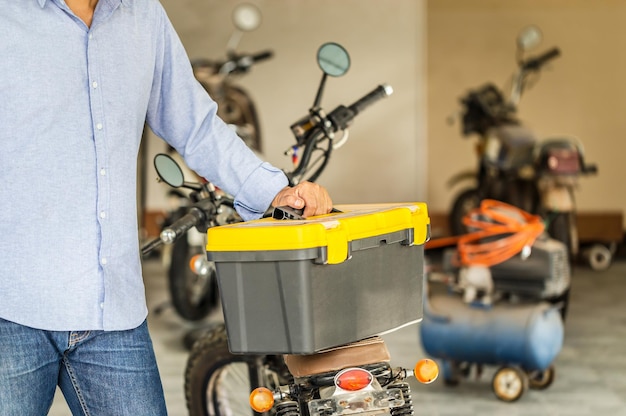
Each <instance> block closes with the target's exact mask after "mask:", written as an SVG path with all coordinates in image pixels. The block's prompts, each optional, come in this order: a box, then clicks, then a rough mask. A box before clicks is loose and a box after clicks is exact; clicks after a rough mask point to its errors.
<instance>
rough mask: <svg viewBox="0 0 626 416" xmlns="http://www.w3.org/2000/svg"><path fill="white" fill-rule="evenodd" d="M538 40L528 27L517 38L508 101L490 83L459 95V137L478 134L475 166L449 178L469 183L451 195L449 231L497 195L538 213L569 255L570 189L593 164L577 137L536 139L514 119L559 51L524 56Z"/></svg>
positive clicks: (574, 246) (572, 250) (459, 229)
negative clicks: (525, 95) (528, 91)
mask: <svg viewBox="0 0 626 416" xmlns="http://www.w3.org/2000/svg"><path fill="white" fill-rule="evenodd" d="M540 41H541V33H540V32H539V30H538V29H537V28H536V27H532V26H531V27H529V28H526V29H525V30H524V31H522V33H521V34H520V36H519V37H518V42H517V44H518V52H517V53H518V69H517V72H516V73H515V75H514V77H513V81H512V87H511V93H510V96H509V98H508V100H507V99H505V97H504V95H503V93H502V92H501V91H500V89H499V88H498V87H496V86H495V85H493V84H491V83H488V84H486V85H484V86H482V87H480V88H478V89H476V90H471V91H469V92H468V93H467V94H466V95H465V96H464V97H463V98H462V99H461V103H462V105H463V115H462V132H463V134H464V136H470V135H478V142H477V144H476V153H477V157H478V169H477V171H472V172H461V173H460V174H458V175H455V176H454V177H453V178H452V179H451V180H450V181H449V184H450V185H451V186H454V185H457V184H458V183H460V182H464V181H466V180H467V179H470V180H472V181H473V182H474V185H471V186H470V187H468V188H465V189H464V190H462V191H461V192H460V193H458V194H457V196H456V197H455V199H454V201H453V205H452V208H451V210H450V229H451V232H452V233H453V234H454V235H460V234H464V233H466V232H467V231H468V230H467V228H466V227H465V226H464V224H463V217H464V216H465V215H466V214H467V213H468V212H470V211H471V210H472V209H474V208H477V207H478V205H479V203H480V201H481V200H484V199H487V198H490V199H496V200H500V201H504V202H507V203H509V204H511V205H514V206H517V207H519V208H521V209H523V210H525V211H528V212H531V213H536V214H540V215H542V217H543V218H544V220H545V221H546V223H547V224H546V225H547V227H546V228H547V230H548V233H549V234H550V235H551V236H552V237H554V238H555V239H557V240H559V241H561V242H563V243H564V244H565V245H566V246H567V247H568V251H569V254H570V256H571V257H572V258H573V256H574V255H576V253H577V251H578V239H577V232H576V219H575V202H574V190H575V188H576V186H577V181H578V178H579V177H580V176H581V175H583V174H587V173H595V172H596V167H595V166H593V165H587V164H586V163H585V160H584V152H583V149H582V145H581V143H580V142H579V141H578V140H577V139H575V138H572V137H557V138H551V139H547V140H544V141H541V142H540V141H539V140H537V138H536V137H535V134H534V132H533V131H531V130H530V129H529V128H528V127H526V126H524V125H523V123H522V122H521V121H520V120H519V119H518V118H517V117H516V114H515V113H516V109H517V105H518V104H519V101H520V98H521V96H522V94H523V92H524V90H525V89H526V88H527V86H528V85H529V82H530V80H531V79H532V77H533V76H536V75H538V74H539V72H540V71H541V69H542V68H543V67H544V66H545V65H546V64H547V63H548V62H550V61H551V60H552V59H554V58H556V57H558V56H559V55H560V51H559V49H558V48H552V49H550V50H548V51H546V52H544V53H542V54H540V55H538V56H535V57H530V58H525V57H524V55H525V52H526V51H528V50H529V49H531V48H532V47H534V46H536V45H537V44H538V43H539V42H540Z"/></svg>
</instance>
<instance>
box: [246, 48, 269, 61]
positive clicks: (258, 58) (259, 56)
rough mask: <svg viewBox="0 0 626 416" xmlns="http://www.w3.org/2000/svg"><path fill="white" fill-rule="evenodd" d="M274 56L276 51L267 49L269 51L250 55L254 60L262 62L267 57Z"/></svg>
mask: <svg viewBox="0 0 626 416" xmlns="http://www.w3.org/2000/svg"><path fill="white" fill-rule="evenodd" d="M272 56H274V52H272V51H270V50H267V51H263V52H259V53H256V54H254V55H250V57H251V58H252V61H253V62H255V63H256V62H260V61H264V60H266V59H270V58H271V57H272Z"/></svg>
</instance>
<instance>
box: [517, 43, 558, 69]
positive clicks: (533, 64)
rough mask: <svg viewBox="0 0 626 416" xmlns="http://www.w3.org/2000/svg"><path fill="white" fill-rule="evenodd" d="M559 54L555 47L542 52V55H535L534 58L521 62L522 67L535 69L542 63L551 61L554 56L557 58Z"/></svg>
mask: <svg viewBox="0 0 626 416" xmlns="http://www.w3.org/2000/svg"><path fill="white" fill-rule="evenodd" d="M560 55H561V50H560V49H559V48H557V47H554V48H552V49H550V50H549V51H547V52H545V53H543V54H542V55H539V56H537V57H536V58H531V59H529V60H527V61H526V62H524V63H523V65H522V68H523V69H525V70H537V69H540V68H541V67H542V66H543V65H545V64H546V63H547V62H548V61H551V60H552V59H554V58H557V57H558V56H560Z"/></svg>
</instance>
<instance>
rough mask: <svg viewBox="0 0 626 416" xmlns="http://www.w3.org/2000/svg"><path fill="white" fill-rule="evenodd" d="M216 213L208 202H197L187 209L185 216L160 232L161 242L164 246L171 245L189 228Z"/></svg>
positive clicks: (213, 205)
mask: <svg viewBox="0 0 626 416" xmlns="http://www.w3.org/2000/svg"><path fill="white" fill-rule="evenodd" d="M216 211H217V209H216V207H215V204H214V203H213V202H211V201H210V200H208V199H203V200H200V201H198V202H197V203H196V204H195V205H194V206H192V207H191V208H189V211H188V212H187V214H185V215H184V216H182V217H181V218H179V219H178V220H176V221H174V223H172V224H171V225H170V226H168V227H166V228H164V229H163V231H161V235H160V238H161V241H163V243H164V244H172V243H173V242H174V241H176V240H178V238H180V236H182V235H184V234H185V233H186V232H187V231H189V230H190V229H191V228H193V227H195V226H197V225H199V224H201V223H202V222H203V221H206V219H207V218H208V217H209V216H211V215H213V214H215V212H216Z"/></svg>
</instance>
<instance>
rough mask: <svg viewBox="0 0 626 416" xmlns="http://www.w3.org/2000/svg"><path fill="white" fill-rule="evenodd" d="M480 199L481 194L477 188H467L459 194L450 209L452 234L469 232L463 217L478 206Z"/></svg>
mask: <svg viewBox="0 0 626 416" xmlns="http://www.w3.org/2000/svg"><path fill="white" fill-rule="evenodd" d="M480 201H481V198H480V194H479V192H478V189H476V188H470V189H466V190H464V191H463V192H461V193H460V194H458V195H457V197H456V198H455V199H454V204H453V205H452V210H451V211H450V232H452V235H462V234H467V232H468V230H467V227H466V226H465V224H463V217H465V216H466V215H467V214H468V213H469V212H470V211H471V210H473V209H475V208H478V207H479V206H480Z"/></svg>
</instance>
